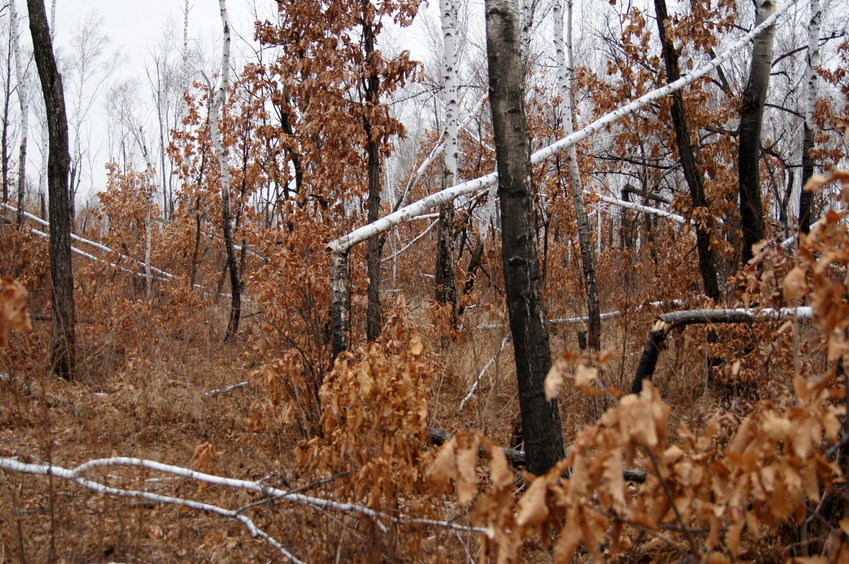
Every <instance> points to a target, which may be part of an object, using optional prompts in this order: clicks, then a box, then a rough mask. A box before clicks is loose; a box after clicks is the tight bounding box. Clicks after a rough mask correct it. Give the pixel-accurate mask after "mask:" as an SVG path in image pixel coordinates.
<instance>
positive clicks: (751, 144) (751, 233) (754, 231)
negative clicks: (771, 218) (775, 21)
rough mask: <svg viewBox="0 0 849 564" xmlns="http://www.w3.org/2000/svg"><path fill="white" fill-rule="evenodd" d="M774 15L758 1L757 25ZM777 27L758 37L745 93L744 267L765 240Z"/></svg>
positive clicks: (741, 158) (741, 163)
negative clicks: (767, 130) (764, 171)
mask: <svg viewBox="0 0 849 564" xmlns="http://www.w3.org/2000/svg"><path fill="white" fill-rule="evenodd" d="M774 11H775V5H774V3H773V2H772V1H771V0H758V14H757V18H756V22H755V23H756V25H759V24H761V23H762V22H763V21H764V20H765V19H766V18H767V17H769V16H770V15H772V13H773V12H774ZM774 34H775V26H774V25H772V26H770V27H768V28H767V29H766V30H765V31H764V32H763V33H761V34H760V35H758V36H757V37H755V39H754V47H753V48H752V65H751V71H750V73H749V81H748V82H747V83H746V89H745V90H744V91H743V108H742V110H741V113H740V146H739V150H738V155H737V160H738V168H739V181H740V220H741V222H742V227H743V257H742V258H743V264H746V263H748V262H749V260H751V258H752V246H754V245H755V244H756V243H757V242H758V241H760V240H761V239H763V238H764V237H765V236H766V227H765V224H764V212H763V204H762V203H761V185H760V153H761V127H762V125H763V117H764V104H765V103H766V92H767V89H768V88H769V73H770V70H771V64H772V40H773V35H774Z"/></svg>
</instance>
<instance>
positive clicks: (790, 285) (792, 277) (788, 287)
mask: <svg viewBox="0 0 849 564" xmlns="http://www.w3.org/2000/svg"><path fill="white" fill-rule="evenodd" d="M806 270H807V269H806V268H804V267H802V266H797V267H795V268H794V269H793V270H791V271H790V272H788V273H787V276H785V277H784V283H783V284H782V289H783V292H784V299H785V300H787V301H788V302H792V301H793V300H795V299H796V298H798V297H799V296H801V295H802V294H804V293H805V289H806V288H807V285H808V281H807V276H806Z"/></svg>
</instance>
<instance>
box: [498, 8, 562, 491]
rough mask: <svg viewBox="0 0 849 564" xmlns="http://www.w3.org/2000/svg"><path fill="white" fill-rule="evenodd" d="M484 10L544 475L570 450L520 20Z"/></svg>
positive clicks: (506, 216)
mask: <svg viewBox="0 0 849 564" xmlns="http://www.w3.org/2000/svg"><path fill="white" fill-rule="evenodd" d="M485 6H486V35H487V54H488V65H489V91H490V104H491V106H492V122H493V130H494V133H495V149H496V162H497V165H498V196H499V199H500V201H501V223H502V260H503V269H504V282H505V289H506V295H507V310H508V314H509V318H510V329H511V331H512V334H513V343H514V356H515V360H516V376H517V379H518V386H519V404H520V408H521V412H522V428H523V430H524V439H525V450H526V454H527V467H528V470H529V471H530V472H532V473H533V474H536V475H540V474H544V473H546V472H548V470H549V469H550V468H551V467H552V466H553V465H554V464H555V463H556V462H557V461H558V460H560V459H561V458H563V456H564V455H565V449H564V446H563V431H562V428H561V424H560V412H559V408H558V405H557V403H556V402H551V401H547V400H546V399H545V393H544V391H543V382H544V380H545V376H546V374H547V373H548V370H549V368H550V367H551V352H550V348H549V343H548V332H547V330H546V327H545V324H544V319H545V318H544V312H543V304H542V292H541V276H540V265H539V252H538V249H537V240H536V230H535V228H534V226H535V221H534V208H533V196H532V193H531V178H532V177H531V160H530V157H531V153H530V143H529V138H528V125H527V120H526V117H525V108H524V93H523V90H524V84H523V72H522V60H521V55H520V50H521V43H520V39H519V21H518V20H519V18H518V14H517V13H516V8H515V3H511V2H509V1H508V0H487V2H486V4H485Z"/></svg>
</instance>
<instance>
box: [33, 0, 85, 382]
mask: <svg viewBox="0 0 849 564" xmlns="http://www.w3.org/2000/svg"><path fill="white" fill-rule="evenodd" d="M27 7H28V9H29V28H30V33H31V34H32V44H33V51H34V55H35V64H36V66H37V67H38V77H39V80H40V81H41V91H42V94H43V95H44V105H45V107H46V108H47V129H48V139H49V145H48V146H49V150H48V153H49V155H48V158H47V187H48V192H49V196H50V204H49V206H50V279H51V282H52V285H53V288H52V299H53V327H52V333H51V337H50V353H51V362H52V366H53V371H54V372H55V373H56V374H58V375H59V376H61V377H63V378H67V379H72V378H73V377H74V341H75V339H74V322H75V312H74V273H73V270H72V269H71V206H70V201H69V197H68V169H69V167H70V160H71V156H70V153H69V152H68V117H67V115H66V114H65V94H64V91H63V88H62V76H61V75H60V74H59V70H58V69H57V68H56V58H55V57H54V54H53V39H52V37H51V34H50V28H49V27H48V25H47V14H46V12H45V10H44V0H27Z"/></svg>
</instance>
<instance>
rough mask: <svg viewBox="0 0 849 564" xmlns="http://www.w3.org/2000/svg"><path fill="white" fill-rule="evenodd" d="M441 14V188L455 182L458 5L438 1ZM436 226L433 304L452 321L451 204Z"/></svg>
mask: <svg viewBox="0 0 849 564" xmlns="http://www.w3.org/2000/svg"><path fill="white" fill-rule="evenodd" d="M439 4H440V9H441V12H442V37H443V51H444V57H445V67H444V72H445V75H444V85H443V98H444V100H445V157H444V159H445V165H444V173H443V179H444V188H449V187H451V186H454V184H456V181H457V155H458V153H459V146H458V143H457V137H458V133H457V132H458V129H459V123H460V120H459V117H460V115H459V111H458V109H459V108H458V106H459V104H458V94H459V92H458V88H457V82H458V81H457V72H458V69H457V65H458V61H459V57H458V53H457V44H458V38H457V32H458V27H459V26H458V25H457V3H456V2H455V1H454V0H440V3H439ZM438 221H439V223H438V224H437V226H436V233H437V249H436V280H435V283H436V301H438V302H439V303H442V304H450V305H451V316H452V321H456V313H457V272H456V267H455V264H454V202H448V203H447V204H443V205H441V206H440V207H439V220H438Z"/></svg>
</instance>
